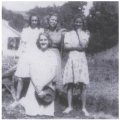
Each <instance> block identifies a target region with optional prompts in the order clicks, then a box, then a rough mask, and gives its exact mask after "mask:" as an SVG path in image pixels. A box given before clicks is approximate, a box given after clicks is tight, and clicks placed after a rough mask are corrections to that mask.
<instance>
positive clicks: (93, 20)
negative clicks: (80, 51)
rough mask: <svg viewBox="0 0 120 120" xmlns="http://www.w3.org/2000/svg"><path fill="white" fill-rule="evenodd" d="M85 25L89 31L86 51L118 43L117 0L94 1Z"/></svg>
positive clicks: (96, 50) (98, 49) (103, 48)
mask: <svg viewBox="0 0 120 120" xmlns="http://www.w3.org/2000/svg"><path fill="white" fill-rule="evenodd" d="M87 23H88V24H87V27H88V29H89V31H90V33H91V38H90V43H89V48H88V52H92V53H94V52H99V51H101V50H105V49H107V48H111V47H113V46H114V45H116V44H117V43H118V2H94V5H93V8H92V9H91V11H90V15H89V16H88V17H87Z"/></svg>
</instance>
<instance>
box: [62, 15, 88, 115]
mask: <svg viewBox="0 0 120 120" xmlns="http://www.w3.org/2000/svg"><path fill="white" fill-rule="evenodd" d="M82 28H83V20H82V18H81V17H80V16H77V17H75V19H74V30H72V31H70V32H68V33H66V34H65V39H64V47H65V49H66V50H68V51H69V57H68V60H67V63H66V65H65V69H64V75H63V84H64V86H65V87H67V100H68V107H67V108H66V109H65V111H64V113H69V112H70V111H71V110H72V109H73V108H72V92H73V88H74V87H75V86H76V85H77V84H78V85H79V88H80V89H81V91H82V92H81V100H82V111H83V112H84V114H85V115H86V116H88V115H89V113H88V112H87V110H86V88H87V85H88V84H89V73H88V64H87V59H86V55H85V48H86V47H87V45H88V42H89V32H88V31H83V29H82ZM80 85H81V86H82V87H80Z"/></svg>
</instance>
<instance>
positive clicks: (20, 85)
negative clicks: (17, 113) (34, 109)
mask: <svg viewBox="0 0 120 120" xmlns="http://www.w3.org/2000/svg"><path fill="white" fill-rule="evenodd" d="M17 79H18V85H17V90H16V100H15V101H14V102H13V103H12V104H11V105H10V107H13V108H14V107H16V106H17V105H19V100H20V96H21V92H22V89H23V81H22V78H17Z"/></svg>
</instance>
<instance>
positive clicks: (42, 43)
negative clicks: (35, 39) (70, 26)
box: [39, 35, 49, 50]
mask: <svg viewBox="0 0 120 120" xmlns="http://www.w3.org/2000/svg"><path fill="white" fill-rule="evenodd" d="M39 44H40V48H41V50H46V49H47V48H48V45H49V41H48V38H47V37H46V36H45V35H41V36H40V40H39Z"/></svg>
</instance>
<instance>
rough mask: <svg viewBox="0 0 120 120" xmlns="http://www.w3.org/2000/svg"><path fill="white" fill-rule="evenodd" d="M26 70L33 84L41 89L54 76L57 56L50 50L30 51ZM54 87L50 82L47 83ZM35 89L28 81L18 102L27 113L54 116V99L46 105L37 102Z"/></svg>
mask: <svg viewBox="0 0 120 120" xmlns="http://www.w3.org/2000/svg"><path fill="white" fill-rule="evenodd" d="M27 63H28V64H27V69H28V70H27V71H29V74H30V77H31V79H32V81H33V82H34V84H35V86H37V88H39V90H42V88H43V87H44V86H45V85H46V84H47V83H48V82H50V81H51V80H52V79H53V78H55V77H56V69H57V68H56V67H57V58H56V55H55V53H54V52H53V51H52V50H50V49H49V50H47V51H45V52H42V51H41V50H39V49H36V50H34V51H33V52H31V56H29V57H28V59H27ZM49 86H50V87H52V88H53V89H54V86H52V84H50V85H49ZM34 92H35V89H34V86H33V84H32V82H31V81H30V85H29V88H28V91H27V94H26V96H25V97H23V98H22V99H21V100H20V101H19V103H20V104H21V105H22V106H23V107H24V108H25V114H27V115H32V116H34V115H49V116H54V101H53V102H52V103H51V104H49V105H48V106H44V105H42V104H41V105H40V104H38V102H37V100H36V98H35V94H34Z"/></svg>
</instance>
